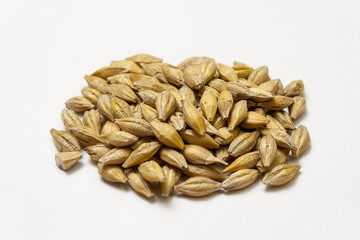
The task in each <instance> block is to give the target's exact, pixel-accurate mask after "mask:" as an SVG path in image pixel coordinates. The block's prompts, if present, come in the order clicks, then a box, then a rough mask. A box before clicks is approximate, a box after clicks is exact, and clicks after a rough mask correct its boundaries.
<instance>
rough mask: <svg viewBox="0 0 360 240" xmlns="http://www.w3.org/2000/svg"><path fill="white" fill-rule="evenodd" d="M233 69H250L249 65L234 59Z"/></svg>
mask: <svg viewBox="0 0 360 240" xmlns="http://www.w3.org/2000/svg"><path fill="white" fill-rule="evenodd" d="M233 69H234V70H243V69H251V67H250V66H249V65H247V64H245V63H242V62H238V61H234V64H233Z"/></svg>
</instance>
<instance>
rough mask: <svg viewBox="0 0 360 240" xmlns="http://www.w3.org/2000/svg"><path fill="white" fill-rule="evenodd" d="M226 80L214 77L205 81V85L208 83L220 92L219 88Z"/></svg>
mask: <svg viewBox="0 0 360 240" xmlns="http://www.w3.org/2000/svg"><path fill="white" fill-rule="evenodd" d="M226 83H227V82H226V81H224V80H222V79H219V78H215V79H213V80H211V81H209V82H208V83H207V85H209V87H212V88H213V89H215V90H216V91H218V92H221V89H222V88H223V86H224V85H225V84H226Z"/></svg>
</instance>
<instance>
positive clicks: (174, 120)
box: [168, 112, 186, 131]
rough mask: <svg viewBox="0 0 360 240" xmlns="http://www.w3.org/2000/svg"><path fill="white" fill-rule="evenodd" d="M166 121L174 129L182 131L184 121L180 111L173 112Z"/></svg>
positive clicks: (184, 125) (184, 126)
mask: <svg viewBox="0 0 360 240" xmlns="http://www.w3.org/2000/svg"><path fill="white" fill-rule="evenodd" d="M168 123H169V124H170V125H171V126H172V127H173V128H175V130H176V131H183V130H185V128H186V123H185V120H184V117H183V114H182V113H181V112H175V113H174V114H172V115H171V116H170V118H169V121H168Z"/></svg>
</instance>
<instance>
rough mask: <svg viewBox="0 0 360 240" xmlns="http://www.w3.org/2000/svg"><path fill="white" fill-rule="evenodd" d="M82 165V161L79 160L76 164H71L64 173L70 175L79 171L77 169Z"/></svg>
mask: <svg viewBox="0 0 360 240" xmlns="http://www.w3.org/2000/svg"><path fill="white" fill-rule="evenodd" d="M83 166H84V163H82V162H81V161H79V162H78V163H77V164H75V166H73V167H72V168H70V169H69V170H67V171H66V174H67V175H72V174H74V173H76V172H77V171H79V169H80V168H82V167H83Z"/></svg>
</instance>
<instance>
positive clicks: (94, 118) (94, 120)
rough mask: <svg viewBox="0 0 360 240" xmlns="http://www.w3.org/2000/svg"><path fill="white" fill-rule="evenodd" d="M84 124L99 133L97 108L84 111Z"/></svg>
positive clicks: (99, 123) (99, 119) (99, 121)
mask: <svg viewBox="0 0 360 240" xmlns="http://www.w3.org/2000/svg"><path fill="white" fill-rule="evenodd" d="M83 122H84V126H88V127H89V128H91V129H93V130H94V131H95V132H97V133H100V128H101V116H100V113H99V111H98V110H94V109H93V110H90V111H86V112H85V113H84V118H83Z"/></svg>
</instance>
